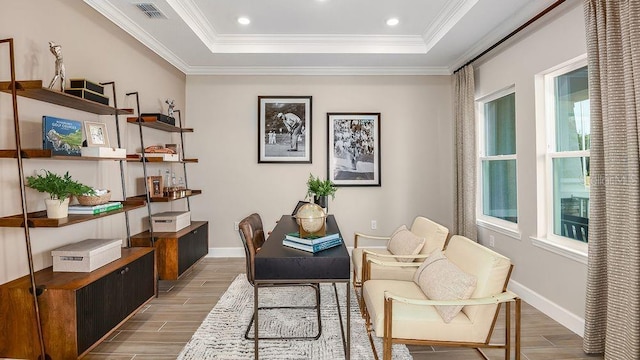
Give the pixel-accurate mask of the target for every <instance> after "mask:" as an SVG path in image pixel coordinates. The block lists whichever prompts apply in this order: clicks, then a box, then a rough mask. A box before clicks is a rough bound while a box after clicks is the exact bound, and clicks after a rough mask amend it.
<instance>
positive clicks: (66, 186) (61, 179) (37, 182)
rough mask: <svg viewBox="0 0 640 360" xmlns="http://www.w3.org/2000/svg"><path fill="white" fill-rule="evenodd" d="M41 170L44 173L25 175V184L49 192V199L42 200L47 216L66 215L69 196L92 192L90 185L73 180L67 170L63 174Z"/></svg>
mask: <svg viewBox="0 0 640 360" xmlns="http://www.w3.org/2000/svg"><path fill="white" fill-rule="evenodd" d="M43 171H44V174H36V175H34V176H27V183H26V186H27V187H30V188H32V189H35V190H38V191H40V192H45V193H48V194H49V199H45V200H44V202H45V205H46V206H47V217H48V218H52V219H59V218H64V217H67V215H68V211H69V199H70V197H71V196H77V195H85V194H86V195H93V194H94V190H93V189H92V188H91V187H89V186H87V185H84V184H82V183H79V182H77V181H75V180H73V179H72V178H71V175H69V172H68V171H67V172H66V173H65V174H64V176H60V175H58V174H56V173H53V172H51V171H48V170H43Z"/></svg>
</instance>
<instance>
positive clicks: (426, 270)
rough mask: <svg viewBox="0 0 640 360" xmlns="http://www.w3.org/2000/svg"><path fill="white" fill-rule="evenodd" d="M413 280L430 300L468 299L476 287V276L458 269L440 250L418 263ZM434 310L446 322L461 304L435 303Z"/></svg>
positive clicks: (458, 309) (449, 320) (454, 314)
mask: <svg viewBox="0 0 640 360" xmlns="http://www.w3.org/2000/svg"><path fill="white" fill-rule="evenodd" d="M413 281H414V282H415V283H416V284H418V286H420V289H422V291H423V292H424V294H425V295H426V296H427V298H429V299H431V300H461V299H462V300H464V299H468V298H470V297H471V294H473V291H474V290H475V288H476V278H475V277H474V276H472V275H469V274H467V273H465V272H464V271H462V270H460V268H459V267H457V266H456V265H455V264H454V263H452V262H451V261H449V259H447V257H446V256H445V255H444V253H443V252H442V251H440V250H437V251H434V252H433V253H431V255H429V257H428V258H427V259H426V260H425V261H424V262H423V263H422V265H420V267H419V268H418V270H417V271H416V273H415V275H414V277H413ZM436 310H437V311H438V313H439V314H440V316H442V319H443V320H444V322H445V323H447V324H448V323H449V322H451V320H453V318H454V317H455V316H456V315H457V314H458V313H459V312H460V310H462V306H444V305H437V306H436Z"/></svg>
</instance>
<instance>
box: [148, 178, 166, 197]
mask: <svg viewBox="0 0 640 360" xmlns="http://www.w3.org/2000/svg"><path fill="white" fill-rule="evenodd" d="M147 189H149V197H152V198H153V197H163V196H164V183H163V180H162V176H147Z"/></svg>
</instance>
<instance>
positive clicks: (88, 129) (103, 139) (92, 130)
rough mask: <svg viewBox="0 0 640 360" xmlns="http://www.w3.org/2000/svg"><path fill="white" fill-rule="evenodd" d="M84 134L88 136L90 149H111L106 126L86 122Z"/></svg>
mask: <svg viewBox="0 0 640 360" xmlns="http://www.w3.org/2000/svg"><path fill="white" fill-rule="evenodd" d="M84 132H85V135H86V136H87V146H88V147H111V146H109V134H108V133H107V125H106V124H103V123H99V122H93V121H85V122H84Z"/></svg>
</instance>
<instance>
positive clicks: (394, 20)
mask: <svg viewBox="0 0 640 360" xmlns="http://www.w3.org/2000/svg"><path fill="white" fill-rule="evenodd" d="M399 23H400V20H398V19H397V18H391V19H389V20H387V25H389V26H396V25H398V24H399Z"/></svg>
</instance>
